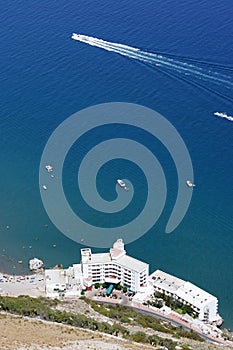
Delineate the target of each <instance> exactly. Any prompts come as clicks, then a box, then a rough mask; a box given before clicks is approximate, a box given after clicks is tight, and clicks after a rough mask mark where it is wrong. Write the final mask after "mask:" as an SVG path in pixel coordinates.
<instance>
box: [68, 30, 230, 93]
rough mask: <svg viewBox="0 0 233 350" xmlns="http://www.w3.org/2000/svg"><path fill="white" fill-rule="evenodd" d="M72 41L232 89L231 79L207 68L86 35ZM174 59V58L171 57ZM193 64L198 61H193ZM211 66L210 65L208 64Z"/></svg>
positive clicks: (77, 35) (80, 35)
mask: <svg viewBox="0 0 233 350" xmlns="http://www.w3.org/2000/svg"><path fill="white" fill-rule="evenodd" d="M72 39H74V40H77V41H80V42H83V43H86V44H88V45H91V46H95V47H98V48H101V49H104V50H107V51H112V52H115V53H118V54H120V55H122V56H126V57H129V58H132V59H135V60H138V61H141V62H144V63H146V64H148V65H150V66H154V67H155V68H157V69H160V68H164V69H166V70H168V71H173V72H174V71H175V72H178V73H181V74H184V75H185V76H186V77H187V76H189V75H191V76H192V77H196V78H198V79H201V80H208V81H212V82H215V83H218V84H223V85H224V86H225V87H227V88H232V87H233V81H232V79H231V77H229V76H227V75H225V74H222V73H218V72H215V71H212V70H210V69H209V68H208V71H206V70H205V69H204V68H201V67H198V66H197V65H194V64H191V63H187V62H182V61H181V60H176V59H174V58H171V56H170V57H166V56H164V55H161V54H156V53H152V52H146V51H142V50H140V49H138V48H135V47H131V46H128V45H123V44H119V43H113V42H109V41H105V40H102V39H98V38H94V37H91V36H87V35H82V34H75V33H73V34H72ZM168 56H169V55H168ZM173 57H175V56H173ZM193 61H194V62H195V63H198V61H197V60H196V61H195V60H193ZM199 64H201V65H203V64H207V62H202V61H200V63H199ZM210 65H211V64H210ZM212 65H213V66H214V67H215V68H220V69H224V70H228V71H231V68H230V67H224V66H220V65H217V64H212Z"/></svg>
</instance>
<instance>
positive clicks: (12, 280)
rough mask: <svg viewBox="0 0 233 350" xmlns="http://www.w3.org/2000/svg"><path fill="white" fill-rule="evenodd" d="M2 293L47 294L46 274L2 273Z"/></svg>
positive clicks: (0, 276)
mask: <svg viewBox="0 0 233 350" xmlns="http://www.w3.org/2000/svg"><path fill="white" fill-rule="evenodd" d="M0 295H8V296H19V295H29V296H32V297H39V296H45V281H44V274H43V273H39V274H33V275H27V276H24V275H8V274H4V273H0Z"/></svg>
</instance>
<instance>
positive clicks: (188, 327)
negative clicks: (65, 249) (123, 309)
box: [87, 292, 226, 345]
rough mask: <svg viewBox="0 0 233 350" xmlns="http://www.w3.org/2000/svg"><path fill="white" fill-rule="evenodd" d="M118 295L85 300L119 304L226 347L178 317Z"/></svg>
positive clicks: (91, 295) (92, 295) (221, 341)
mask: <svg viewBox="0 0 233 350" xmlns="http://www.w3.org/2000/svg"><path fill="white" fill-rule="evenodd" d="M117 295H118V299H111V300H110V299H108V298H107V297H105V298H103V297H99V296H98V297H96V296H94V293H93V292H92V293H90V295H89V296H88V295H87V298H89V299H92V300H94V301H96V302H98V303H101V304H107V305H109V304H119V305H122V306H129V307H132V308H133V309H134V310H135V311H137V312H140V313H141V314H144V315H150V316H153V317H155V318H158V319H161V320H163V321H166V322H169V323H171V324H172V325H174V326H176V327H180V326H181V327H182V328H183V329H184V330H186V331H190V330H192V331H193V332H195V333H196V334H198V335H199V336H200V337H201V338H202V339H204V340H205V341H207V342H210V343H213V344H218V345H219V344H220V345H223V344H224V345H226V343H225V342H224V340H220V339H217V338H215V337H211V336H208V335H206V334H203V333H202V332H201V331H200V330H198V328H196V327H194V326H192V325H191V324H188V323H186V322H185V321H184V320H180V319H178V317H175V316H174V315H170V316H169V315H166V316H165V315H162V314H160V313H158V312H156V311H155V310H149V309H148V308H147V307H146V306H144V305H141V304H138V303H134V302H131V301H129V299H128V298H127V297H126V296H125V295H123V294H122V293H117ZM119 296H120V297H121V299H120V300H119Z"/></svg>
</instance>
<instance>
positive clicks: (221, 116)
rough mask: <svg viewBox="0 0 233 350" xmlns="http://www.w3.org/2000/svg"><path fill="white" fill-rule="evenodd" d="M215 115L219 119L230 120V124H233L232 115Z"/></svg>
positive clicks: (219, 113)
mask: <svg viewBox="0 0 233 350" xmlns="http://www.w3.org/2000/svg"><path fill="white" fill-rule="evenodd" d="M214 115H216V116H217V117H219V118H224V119H227V120H229V121H230V122H233V117H232V116H230V115H227V114H226V113H221V112H215V113H214Z"/></svg>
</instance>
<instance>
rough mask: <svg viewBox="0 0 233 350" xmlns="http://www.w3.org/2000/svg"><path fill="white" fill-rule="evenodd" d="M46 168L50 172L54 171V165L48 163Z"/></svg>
mask: <svg viewBox="0 0 233 350" xmlns="http://www.w3.org/2000/svg"><path fill="white" fill-rule="evenodd" d="M45 169H46V170H47V171H48V173H50V172H51V171H53V167H52V165H46V166H45Z"/></svg>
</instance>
